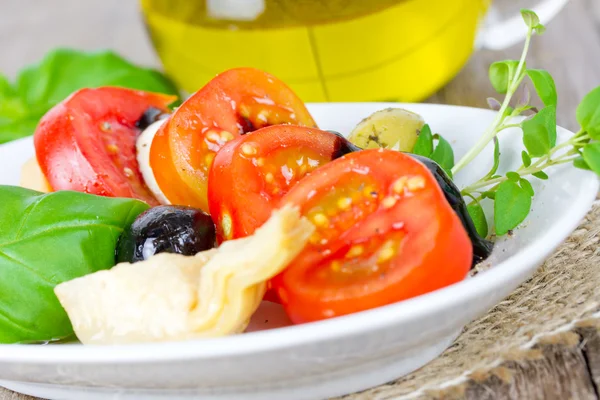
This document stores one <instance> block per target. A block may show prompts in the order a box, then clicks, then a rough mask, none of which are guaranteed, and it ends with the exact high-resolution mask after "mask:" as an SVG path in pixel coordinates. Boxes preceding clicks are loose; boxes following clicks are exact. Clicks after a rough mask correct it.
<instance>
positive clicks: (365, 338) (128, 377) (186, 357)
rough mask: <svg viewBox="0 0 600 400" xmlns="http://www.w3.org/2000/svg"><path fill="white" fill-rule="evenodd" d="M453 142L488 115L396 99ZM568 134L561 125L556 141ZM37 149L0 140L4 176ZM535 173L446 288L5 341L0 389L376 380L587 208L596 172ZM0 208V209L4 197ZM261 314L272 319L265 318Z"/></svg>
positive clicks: (463, 315)
mask: <svg viewBox="0 0 600 400" xmlns="http://www.w3.org/2000/svg"><path fill="white" fill-rule="evenodd" d="M390 106H391V107H397V106H399V105H398V104H383V103H369V104H358V103H352V104H312V105H310V106H309V108H310V111H311V112H312V113H313V115H314V117H315V119H316V120H317V122H318V123H319V126H320V127H322V128H324V129H333V130H337V131H340V132H345V133H347V132H349V131H350V130H351V129H352V128H353V127H354V125H355V124H356V123H357V122H359V121H360V119H362V118H364V117H366V116H368V115H369V114H370V113H372V112H374V111H376V110H379V109H382V108H384V107H390ZM403 107H406V108H408V109H410V110H413V111H415V112H417V113H420V114H421V115H423V116H424V117H425V120H426V121H427V122H428V123H429V124H430V125H431V126H432V129H433V130H434V131H436V132H440V133H441V134H443V135H444V137H446V138H448V139H449V140H450V141H451V143H452V144H453V146H454V149H455V151H456V154H457V157H459V156H460V155H462V154H464V152H465V151H466V150H467V149H468V147H469V146H470V145H472V144H473V143H474V142H475V141H476V139H477V138H478V137H479V136H480V135H481V134H482V132H483V131H484V129H485V128H486V126H487V125H488V124H489V123H490V122H491V121H492V119H493V117H494V113H492V112H491V111H487V110H479V109H472V108H465V107H453V106H442V105H428V104H406V105H403ZM569 135H571V133H570V132H568V131H566V130H564V129H559V141H561V140H564V139H565V138H566V137H568V136H569ZM500 142H501V151H502V161H503V164H502V165H501V170H506V168H508V167H509V166H512V167H515V166H517V165H518V163H519V162H520V152H521V150H522V145H521V139H520V132H519V131H517V130H513V131H505V132H502V134H501V137H500ZM32 154H33V147H32V142H31V139H24V140H20V141H17V142H14V143H10V144H7V145H5V146H0V183H1V184H17V183H18V175H19V169H20V165H21V164H22V163H23V162H24V161H25V160H26V159H27V158H29V157H30V156H31V155H32ZM491 154H492V153H491V148H488V149H486V151H485V152H484V153H483V154H482V155H481V156H480V157H478V158H477V159H476V160H475V162H474V163H473V164H472V165H471V167H470V168H469V169H467V170H464V171H461V173H460V174H458V176H457V177H456V180H457V183H458V184H459V186H460V185H464V184H466V183H468V182H472V181H474V180H476V179H477V178H478V177H479V176H481V175H483V174H485V173H486V172H487V170H488V169H489V167H490V165H491V160H492V156H491ZM549 172H550V173H549V175H550V179H549V180H548V181H545V182H542V181H539V180H536V179H534V180H533V182H532V183H533V185H534V188H535V190H536V196H535V198H534V201H533V206H532V211H531V214H530V215H529V217H528V219H527V220H526V222H525V223H524V224H523V226H522V227H520V228H519V229H518V230H516V231H515V234H514V236H512V237H510V238H507V239H503V240H500V241H499V242H498V243H497V245H496V247H495V250H494V252H493V254H492V256H491V258H490V262H491V263H492V264H493V267H492V268H491V269H489V270H487V271H485V272H483V273H480V274H478V275H477V276H475V277H473V278H471V279H467V280H465V281H463V282H460V283H458V284H455V285H452V286H450V287H447V288H445V289H442V290H438V291H436V292H433V293H429V294H427V295H424V296H420V297H417V298H414V299H411V300H408V301H404V302H401V303H397V304H392V305H389V306H386V307H380V308H377V309H374V310H369V311H365V312H361V313H357V314H354V315H348V316H344V317H339V318H335V319H331V320H327V321H321V322H316V323H310V324H305V325H299V326H289V327H281V328H278V329H271V330H265V331H260V332H251V333H245V334H242V335H237V336H230V337H224V338H219V339H208V340H197V341H189V342H180V343H163V344H140V345H127V346H108V347H97V346H81V345H77V344H61V345H47V346H36V345H0V380H2V381H1V382H0V385H2V386H5V387H7V388H9V389H12V390H15V391H19V392H23V393H27V394H31V395H35V396H39V397H44V398H60V399H77V400H84V399H100V398H106V397H108V396H110V397H112V398H117V397H118V398H131V399H133V398H136V399H139V398H148V399H158V398H169V399H178V398H181V399H185V398H195V399H198V398H202V399H219V400H221V399H240V398H243V399H249V400H251V399H287V400H293V399H319V398H326V397H329V396H334V395H341V394H345V393H349V392H353V391H358V390H361V389H366V388H369V387H372V386H376V385H379V384H382V383H385V382H388V381H390V380H392V379H395V378H398V377H400V376H402V375H404V374H406V373H408V372H410V371H413V370H415V369H417V368H419V367H421V366H422V365H424V364H425V363H427V362H428V361H430V360H431V359H433V358H435V357H436V356H438V355H439V354H440V353H441V352H442V351H443V350H444V349H445V348H446V347H447V346H448V345H450V343H451V342H452V341H453V340H454V338H455V337H456V336H457V335H458V334H459V333H460V331H461V329H462V328H463V327H464V325H465V324H467V323H468V322H470V321H471V320H473V319H474V318H477V317H478V316H480V315H482V314H484V313H485V312H486V311H487V310H489V309H490V308H491V307H492V306H494V305H495V304H496V303H498V302H499V301H500V300H501V299H502V298H504V297H505V296H507V295H508V294H509V293H510V292H511V291H512V290H513V289H515V288H516V287H517V286H518V285H519V283H521V282H523V281H524V280H525V279H527V278H528V277H529V276H530V275H531V274H532V273H533V272H534V271H535V269H536V268H537V267H538V266H539V265H540V264H541V263H542V262H543V261H544V259H545V258H546V257H548V256H549V255H550V254H551V253H552V252H553V250H554V249H556V247H557V246H558V245H559V244H560V243H561V242H562V241H563V240H565V239H566V238H567V237H568V235H569V234H570V233H571V232H572V231H573V230H574V229H575V228H576V227H577V225H578V223H579V222H580V220H581V219H582V218H583V217H584V215H585V214H586V212H587V211H588V210H589V208H590V207H591V204H592V202H593V200H594V198H595V197H596V193H597V191H598V180H597V179H596V177H595V176H594V175H593V174H592V173H589V172H586V171H582V170H577V169H575V168H573V167H572V166H561V167H557V168H554V169H552V170H550V171H549ZM0 206H1V205H0ZM265 320H268V321H269V322H268V323H265ZM285 324H286V320H285V318H284V317H283V315H282V314H281V310H280V309H279V308H278V306H275V305H273V304H270V303H264V307H263V308H262V309H261V310H260V311H259V315H257V316H256V318H255V319H254V321H253V324H252V330H260V329H261V328H263V327H277V326H282V325H285Z"/></svg>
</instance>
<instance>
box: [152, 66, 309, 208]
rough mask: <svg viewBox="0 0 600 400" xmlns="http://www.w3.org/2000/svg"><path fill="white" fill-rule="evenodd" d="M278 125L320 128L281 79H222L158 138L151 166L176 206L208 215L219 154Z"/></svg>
mask: <svg viewBox="0 0 600 400" xmlns="http://www.w3.org/2000/svg"><path fill="white" fill-rule="evenodd" d="M275 124H295V125H303V126H309V127H315V126H316V124H315V122H314V121H313V119H312V117H311V116H310V114H309V112H308V110H307V109H306V107H305V106H304V103H302V101H301V100H300V99H299V98H298V97H297V96H296V95H295V94H294V92H293V91H292V90H291V89H289V88H288V87H287V86H286V85H285V84H284V83H283V82H281V81H280V80H278V79H277V78H275V77H273V76H271V75H269V74H267V73H265V72H262V71H260V70H257V69H253V68H237V69H232V70H229V71H226V72H224V73H222V74H220V75H217V77H215V78H214V79H213V80H212V81H210V82H209V83H208V84H207V85H206V86H204V87H203V88H202V89H200V90H199V91H198V92H196V93H195V94H194V95H192V96H191V97H190V98H189V99H188V100H186V101H185V102H184V103H183V104H182V105H181V107H179V108H178V109H177V110H176V111H175V112H174V113H173V115H172V116H171V117H170V118H169V120H168V121H167V123H166V124H164V125H163V126H162V127H161V129H160V130H159V131H158V133H157V134H156V136H155V138H154V140H153V142H152V146H151V149H150V166H151V168H152V170H153V172H154V176H155V178H156V181H157V183H158V186H159V187H160V189H161V191H162V192H163V193H164V194H165V196H166V197H167V198H168V199H169V201H170V202H171V203H173V204H180V205H187V206H192V207H198V208H201V209H203V210H205V211H208V210H209V206H208V199H207V181H208V173H209V170H210V166H211V165H212V162H213V159H214V157H215V154H216V153H217V152H218V151H219V150H220V149H221V148H222V147H223V146H224V145H225V143H227V142H229V141H231V140H233V139H235V138H236V137H238V136H240V135H242V134H245V133H248V132H252V131H254V130H256V129H259V128H262V127H265V126H269V125H275Z"/></svg>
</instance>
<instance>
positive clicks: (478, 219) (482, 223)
mask: <svg viewBox="0 0 600 400" xmlns="http://www.w3.org/2000/svg"><path fill="white" fill-rule="evenodd" d="M467 211H468V212H469V215H470V216H471V219H472V220H473V225H475V229H476V230H477V233H478V234H479V236H481V237H483V238H484V237H486V236H487V234H488V224H487V220H486V219H485V213H484V212H483V208H481V205H480V204H479V202H476V201H473V202H472V203H470V204H469V205H468V206H467Z"/></svg>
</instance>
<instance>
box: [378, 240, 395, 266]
mask: <svg viewBox="0 0 600 400" xmlns="http://www.w3.org/2000/svg"><path fill="white" fill-rule="evenodd" d="M394 254H396V251H395V250H394V242H391V241H387V242H385V244H384V245H383V249H382V250H381V251H380V252H379V255H378V256H377V263H378V264H381V263H384V262H386V261H389V260H390V259H391V258H392V257H394Z"/></svg>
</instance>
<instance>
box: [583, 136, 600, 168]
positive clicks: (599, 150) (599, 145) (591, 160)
mask: <svg viewBox="0 0 600 400" xmlns="http://www.w3.org/2000/svg"><path fill="white" fill-rule="evenodd" d="M583 159H584V160H585V162H586V164H587V165H588V166H589V167H590V168H591V169H592V171H594V172H595V173H596V174H598V175H600V142H593V143H588V144H586V145H585V147H584V148H583Z"/></svg>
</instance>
